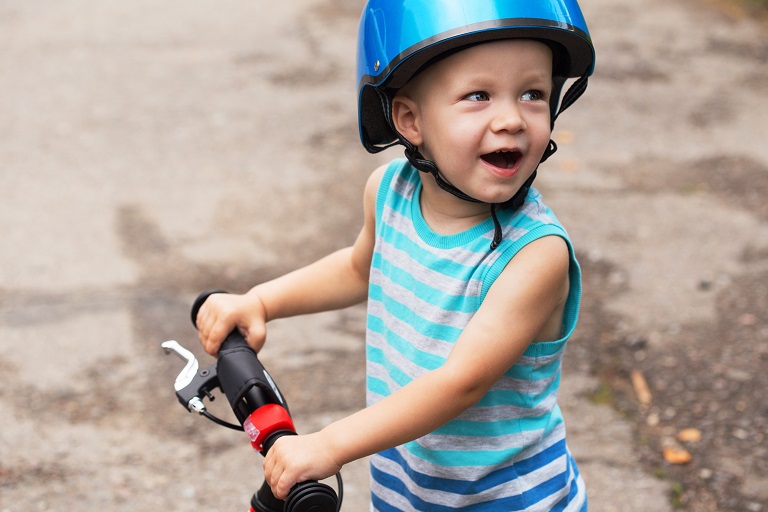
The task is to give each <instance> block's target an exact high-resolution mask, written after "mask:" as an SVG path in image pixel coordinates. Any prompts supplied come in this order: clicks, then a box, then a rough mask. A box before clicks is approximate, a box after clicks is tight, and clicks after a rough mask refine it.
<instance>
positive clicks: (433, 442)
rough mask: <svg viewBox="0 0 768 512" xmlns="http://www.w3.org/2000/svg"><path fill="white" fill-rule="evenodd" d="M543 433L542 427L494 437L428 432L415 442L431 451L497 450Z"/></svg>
mask: <svg viewBox="0 0 768 512" xmlns="http://www.w3.org/2000/svg"><path fill="white" fill-rule="evenodd" d="M543 433H544V430H543V429H536V430H525V431H523V432H512V433H509V434H505V435H501V436H494V437H485V436H454V435H442V434H429V435H427V436H424V437H422V438H419V439H417V440H416V441H415V442H416V443H418V444H419V445H420V446H422V447H423V448H425V449H427V450H433V451H457V450H460V451H469V452H472V451H497V450H499V448H500V447H502V446H503V447H505V448H508V449H512V448H523V447H525V446H529V445H530V444H532V443H535V442H537V441H538V440H539V439H541V437H542V434H543Z"/></svg>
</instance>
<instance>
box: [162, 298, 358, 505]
mask: <svg viewBox="0 0 768 512" xmlns="http://www.w3.org/2000/svg"><path fill="white" fill-rule="evenodd" d="M214 293H227V292H225V291H223V290H210V291H207V292H204V293H202V294H200V295H199V296H198V297H197V299H195V302H194V304H193V305H192V311H191V317H192V324H193V325H194V326H195V328H197V314H198V312H199V311H200V307H201V306H202V305H203V303H204V302H205V301H206V300H207V299H208V297H210V296H211V295H213V294H214ZM162 347H163V348H164V349H165V350H166V352H171V351H173V352H176V354H177V355H179V356H180V357H181V358H182V359H185V360H187V365H186V366H185V368H184V370H182V372H181V373H180V374H179V377H178V378H177V379H176V384H175V388H176V396H177V397H178V399H179V402H180V403H181V404H182V405H183V406H184V407H185V408H187V409H188V410H189V411H195V412H198V413H199V414H203V415H205V416H206V417H207V418H209V419H211V420H213V421H215V422H216V423H219V424H222V425H224V426H227V427H230V428H235V429H238V430H244V431H245V432H246V433H247V434H248V436H249V438H250V440H251V446H252V447H253V449H254V450H256V451H258V452H260V453H261V454H262V455H266V454H267V452H268V451H269V449H270V448H271V447H272V445H273V444H274V443H275V442H276V441H277V440H278V439H279V438H281V437H283V436H286V435H296V430H295V428H294V426H293V420H292V419H291V416H290V412H289V410H288V405H287V404H286V403H285V400H284V398H283V395H282V394H281V393H280V390H279V389H278V387H277V385H276V384H275V381H274V380H273V379H272V377H271V376H270V375H269V373H268V372H267V370H266V369H265V368H264V366H263V365H262V364H261V362H260V361H259V358H258V357H257V355H256V352H255V351H254V350H253V349H252V348H251V347H250V346H249V345H248V343H246V341H245V338H243V336H242V335H241V334H240V332H239V331H238V330H237V329H234V330H233V331H232V332H231V333H229V335H228V336H227V338H226V339H225V340H224V342H223V343H222V344H221V348H220V349H219V353H218V355H217V361H216V364H215V365H211V366H210V367H208V368H205V369H203V370H200V371H197V360H196V359H195V357H194V355H192V354H191V353H190V352H189V351H187V350H186V349H184V348H183V347H181V346H180V345H179V344H178V343H177V342H175V341H166V342H165V343H163V344H162ZM195 372H196V373H195ZM217 387H219V388H221V390H222V392H224V394H225V395H226V396H227V399H228V400H229V405H230V406H231V407H232V411H233V412H234V414H235V417H236V418H237V420H238V422H239V423H240V426H239V427H238V426H236V425H233V424H229V423H227V422H224V421H222V420H220V419H218V418H216V417H214V416H212V415H210V414H208V413H207V412H206V410H205V405H204V404H203V401H202V400H203V397H208V398H209V399H211V400H213V396H212V395H211V391H213V390H214V389H215V388H217ZM336 481H337V483H338V487H339V495H338V497H337V496H336V493H335V492H334V491H333V489H332V488H331V487H329V486H328V485H326V484H323V483H320V482H317V481H314V480H310V481H306V482H301V483H299V484H297V485H296V486H294V487H293V489H291V491H290V493H289V495H288V498H287V499H286V500H285V501H282V500H279V499H277V498H275V496H274V495H273V494H272V489H270V487H269V485H268V484H267V483H266V482H264V483H263V484H262V486H261V488H260V489H259V490H258V491H257V492H256V493H254V495H253V497H252V498H251V512H338V511H339V510H340V509H341V500H342V493H343V484H342V481H341V475H340V474H337V475H336Z"/></svg>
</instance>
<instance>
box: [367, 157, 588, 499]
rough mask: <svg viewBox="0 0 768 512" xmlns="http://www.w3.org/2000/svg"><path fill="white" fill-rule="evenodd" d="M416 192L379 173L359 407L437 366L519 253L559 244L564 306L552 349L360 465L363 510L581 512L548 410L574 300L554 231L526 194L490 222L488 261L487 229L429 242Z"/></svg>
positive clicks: (558, 427) (401, 179) (397, 177)
mask: <svg viewBox="0 0 768 512" xmlns="http://www.w3.org/2000/svg"><path fill="white" fill-rule="evenodd" d="M420 192H421V180H420V177H419V171H418V170H416V169H414V168H413V167H411V166H410V165H409V164H408V163H407V162H406V161H405V160H395V161H394V162H392V164H390V166H389V168H388V169H387V171H386V173H385V175H384V177H383V179H382V182H381V186H380V188H379V191H378V196H377V200H376V244H375V248H374V254H373V261H372V264H371V275H370V289H369V298H368V318H367V333H366V359H367V363H366V391H367V402H368V404H369V405H372V404H374V403H376V402H377V401H379V400H381V399H383V398H385V397H387V396H389V395H390V394H392V393H394V392H395V391H397V390H398V389H400V388H401V387H403V386H405V385H406V384H408V383H409V382H411V381H412V380H413V379H416V378H418V377H419V376H421V375H423V374H424V373H426V372H429V371H430V370H433V369H435V368H438V367H440V366H441V365H442V364H443V363H444V362H445V360H446V359H447V357H448V354H449V352H450V351H451V348H452V346H453V343H454V342H455V341H456V339H457V338H458V337H459V335H460V334H461V332H462V330H463V329H464V327H465V326H466V324H467V323H468V322H469V320H470V319H471V318H472V315H473V314H474V313H475V312H476V311H477V309H478V308H479V306H480V304H481V303H482V301H483V298H484V297H485V295H486V293H487V292H488V289H489V288H490V286H491V285H492V284H493V282H494V280H495V279H496V278H497V277H498V276H499V274H500V273H501V271H502V270H503V269H504V267H505V266H506V264H507V263H508V262H509V261H510V259H511V258H512V257H513V256H514V255H515V254H516V253H517V251H519V250H520V249H521V248H522V247H524V246H525V245H526V244H528V243H530V242H531V241H533V240H536V239H538V238H540V237H543V236H549V235H555V236H560V237H562V238H563V239H564V240H566V242H567V243H568V247H569V249H570V252H571V268H570V294H569V297H568V299H567V303H566V308H565V314H564V318H563V337H562V338H561V339H560V340H558V341H552V342H537V343H532V344H531V345H530V346H529V347H528V349H527V350H526V351H525V353H524V354H523V356H522V357H520V359H519V360H518V361H517V362H516V363H515V365H514V366H513V367H512V368H510V369H509V370H508V371H507V372H506V374H505V375H504V376H503V377H502V378H501V379H500V380H499V381H498V382H496V383H495V384H494V385H493V387H492V388H491V389H490V390H489V391H488V393H487V394H486V395H485V396H484V397H483V398H482V399H481V400H480V402H478V403H477V404H475V405H474V406H472V407H470V408H469V409H467V410H466V411H464V412H463V413H462V414H461V415H460V416H459V417H457V418H456V419H454V420H453V421H451V422H449V423H448V424H446V425H444V426H442V427H440V428H439V429H437V430H436V431H434V432H432V433H430V434H428V435H426V436H424V437H421V438H419V439H416V440H415V441H412V442H409V443H406V444H405V445H402V446H398V447H396V448H392V449H390V450H386V451H384V452H381V453H378V454H375V455H373V456H372V457H371V476H372V480H371V510H372V511H377V512H390V511H455V510H463V511H494V512H499V511H514V510H525V511H550V510H563V511H583V510H586V509H587V506H586V492H585V489H584V483H583V480H582V479H581V477H580V476H579V472H578V469H577V468H576V464H575V462H574V460H573V457H572V456H571V454H570V452H569V450H568V448H567V446H566V443H565V427H564V424H563V417H562V414H561V412H560V408H559V406H558V404H557V394H558V388H559V385H560V370H561V360H562V355H563V350H564V349H565V345H566V342H567V340H568V338H569V336H570V335H571V333H572V332H573V329H574V327H575V325H576V321H577V317H578V309H579V301H580V296H581V274H580V270H579V266H578V263H577V262H576V259H575V257H574V255H573V249H572V247H571V244H570V241H569V240H568V237H567V234H566V233H565V230H564V229H563V227H562V226H561V225H560V224H559V222H558V221H557V219H556V218H555V216H554V214H553V213H552V212H551V210H549V208H547V207H546V206H545V205H544V204H543V203H542V202H541V196H540V194H539V193H538V192H537V191H536V190H535V189H531V190H530V192H529V194H528V197H527V198H526V201H525V203H524V205H523V206H522V207H521V208H520V209H519V210H518V211H517V212H508V211H504V210H501V211H499V212H498V213H499V220H500V222H501V224H502V227H503V234H504V239H503V241H502V243H501V245H499V247H497V248H496V249H495V250H494V251H491V250H489V247H490V243H491V240H492V238H493V231H494V230H493V222H492V220H491V219H487V220H486V221H484V222H482V223H480V224H478V225H476V226H475V227H473V228H471V229H469V230H467V231H465V232H462V233H458V234H454V235H448V236H444V235H439V234H437V233H435V232H433V231H432V230H431V229H430V228H429V227H428V226H427V224H426V222H425V221H424V218H423V217H422V214H421V208H420V204H419V200H418V198H419V195H420ZM500 321H503V319H500ZM510 328H514V326H510Z"/></svg>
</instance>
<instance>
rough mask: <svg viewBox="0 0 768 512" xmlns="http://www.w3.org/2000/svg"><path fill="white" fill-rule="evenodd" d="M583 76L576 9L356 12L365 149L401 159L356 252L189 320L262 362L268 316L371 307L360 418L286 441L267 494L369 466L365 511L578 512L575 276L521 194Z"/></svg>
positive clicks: (371, 184)
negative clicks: (567, 413)
mask: <svg viewBox="0 0 768 512" xmlns="http://www.w3.org/2000/svg"><path fill="white" fill-rule="evenodd" d="M593 64H594V52H593V48H592V44H591V40H590V38H589V35H588V32H587V29H586V25H585V23H584V20H583V18H582V16H581V12H580V10H579V7H578V5H577V4H576V2H575V1H574V0H546V1H540V2H519V1H512V0H506V1H502V0H495V1H494V0H471V1H469V0H463V1H462V0H440V1H436V0H402V1H399V2H392V1H391V0H370V1H369V2H368V4H367V6H366V9H365V11H364V14H363V17H362V19H361V26H360V37H359V53H358V73H359V79H360V81H359V83H360V129H361V138H362V141H363V144H364V145H365V146H366V148H368V149H369V150H370V151H372V152H373V151H378V150H380V149H382V148H384V147H387V146H388V145H391V144H392V143H393V142H395V143H401V144H403V145H404V146H405V147H406V156H407V157H408V160H407V161H406V160H396V161H394V162H392V163H391V164H389V165H387V166H384V167H381V168H379V169H377V170H376V171H375V172H374V173H373V174H372V175H371V177H370V179H369V180H368V183H367V185H366V189H365V194H364V217H365V218H364V222H363V228H362V230H361V232H360V234H359V236H358V238H357V240H356V242H355V244H354V245H353V246H352V247H349V248H346V249H342V250H340V251H338V252H336V253H334V254H331V255H330V256H327V257H325V258H323V259H321V260H319V261H317V262H316V263H314V264H311V265H309V266H307V267H305V268H302V269H300V270H297V271H295V272H293V273H290V274H287V275H285V276H283V277H281V278H278V279H276V280H274V281H270V282H267V283H264V284H261V285H258V286H256V287H255V288H253V289H252V290H250V291H249V292H248V293H246V294H244V295H240V296H238V295H213V296H211V297H210V298H209V299H208V300H207V301H206V303H205V304H204V305H203V307H202V308H201V310H200V312H199V315H198V318H197V325H198V327H199V329H200V338H201V341H202V344H203V346H204V347H205V349H206V351H208V352H209V353H211V354H216V352H217V351H218V348H219V345H220V344H221V341H222V340H223V339H224V337H225V336H226V334H227V333H228V332H229V331H230V330H231V329H233V328H235V327H236V328H239V329H240V330H241V331H242V332H243V334H244V335H245V336H246V339H247V341H248V343H249V344H250V345H251V346H252V347H253V348H254V349H256V350H259V349H260V348H261V346H262V345H263V343H264V340H265V336H266V323H267V321H269V320H272V319H275V318H280V317H288V316H292V315H299V314H306V313H311V312H318V311H323V310H328V309H334V308H342V307H346V306H350V305H352V304H356V303H359V302H361V301H363V300H366V299H367V300H368V328H367V337H366V343H367V398H368V406H367V407H366V408H365V409H363V410H362V411H359V412H357V413H355V414H353V415H351V416H349V417H347V418H343V419H341V420H339V421H337V422H335V423H333V424H331V425H328V426H327V427H326V428H324V429H323V430H321V431H320V432H317V433H313V434H308V435H302V436H289V437H284V438H281V439H280V440H278V441H277V442H276V443H275V445H274V446H273V447H272V448H271V449H270V451H269V453H268V454H267V457H266V458H265V460H264V471H265V477H266V480H267V482H268V483H269V485H270V487H271V488H272V490H273V492H274V494H275V496H277V497H278V498H285V497H286V496H287V494H288V492H289V490H290V489H291V487H293V486H294V485H295V484H296V483H297V482H301V481H304V480H309V479H322V478H326V477H328V476H331V475H333V474H334V473H336V472H337V471H339V469H340V468H341V466H343V465H344V464H346V463H347V462H350V461H352V460H355V459H358V458H361V457H365V456H369V455H371V474H372V487H371V500H372V505H371V508H372V510H380V511H390V510H455V509H456V510H458V509H461V510H493V511H500V510H504V511H508V510H528V511H531V510H586V508H587V505H586V502H587V500H586V492H585V489H584V484H583V481H582V480H581V478H580V476H579V473H578V470H577V468H576V465H575V463H574V461H573V458H572V457H571V455H570V452H569V451H568V449H567V447H566V445H565V429H564V426H563V421H562V415H561V413H560V409H559V407H558V405H557V390H558V387H559V383H560V362H561V358H562V354H563V350H564V348H565V344H566V341H567V340H568V338H569V336H570V334H571V333H572V331H573V329H574V327H575V324H576V319H577V316H578V307H579V300H580V293H581V283H580V271H579V267H578V264H577V262H576V260H575V258H574V251H573V248H572V247H571V244H570V241H569V240H568V237H567V234H566V233H565V231H564V229H563V228H562V226H561V225H560V224H559V223H558V221H557V219H556V218H555V216H554V215H553V214H552V212H551V211H550V210H549V209H548V208H547V207H546V206H545V205H544V204H543V203H542V201H541V196H540V195H539V194H538V192H536V191H535V189H532V188H530V186H531V182H532V181H533V178H534V177H535V175H536V171H537V168H538V166H539V163H540V162H542V161H543V160H544V159H546V158H547V157H548V156H549V155H551V154H552V153H553V152H554V149H556V146H555V145H554V143H553V142H551V141H550V133H551V129H552V126H553V124H554V120H555V118H556V117H557V114H559V112H561V111H562V110H563V109H564V108H566V107H567V106H569V105H570V104H571V103H572V102H573V101H575V99H576V98H577V97H578V96H579V95H580V94H581V92H583V90H584V88H585V87H586V78H587V76H588V75H589V74H591V72H592V68H593ZM570 77H581V78H580V79H579V80H577V81H576V83H575V84H574V86H573V87H572V88H571V89H570V90H569V92H568V93H566V95H565V96H564V97H563V101H562V103H561V102H560V101H559V100H560V89H561V88H562V86H563V83H564V82H565V80H566V79H567V78H570ZM558 106H559V110H558Z"/></svg>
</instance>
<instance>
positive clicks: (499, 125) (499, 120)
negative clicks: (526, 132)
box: [491, 103, 525, 133]
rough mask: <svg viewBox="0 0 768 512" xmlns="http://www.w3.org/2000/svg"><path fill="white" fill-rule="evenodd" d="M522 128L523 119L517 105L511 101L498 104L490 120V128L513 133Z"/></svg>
mask: <svg viewBox="0 0 768 512" xmlns="http://www.w3.org/2000/svg"><path fill="white" fill-rule="evenodd" d="M523 129H525V119H523V116H522V114H521V113H520V109H519V108H518V106H517V105H516V104H513V103H508V104H504V105H503V106H502V105H500V106H499V108H498V109H497V111H496V113H495V115H494V117H493V120H492V122H491V130H493V131H494V132H500V131H507V132H511V133H515V132H518V131H520V130H523Z"/></svg>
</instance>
